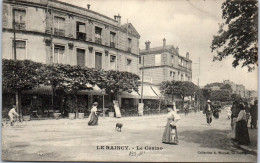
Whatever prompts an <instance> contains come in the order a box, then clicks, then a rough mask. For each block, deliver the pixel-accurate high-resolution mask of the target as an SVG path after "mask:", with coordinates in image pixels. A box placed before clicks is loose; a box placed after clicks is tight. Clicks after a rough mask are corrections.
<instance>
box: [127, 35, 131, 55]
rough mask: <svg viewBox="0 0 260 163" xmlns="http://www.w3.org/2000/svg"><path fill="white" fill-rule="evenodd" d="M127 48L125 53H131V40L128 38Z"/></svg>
mask: <svg viewBox="0 0 260 163" xmlns="http://www.w3.org/2000/svg"><path fill="white" fill-rule="evenodd" d="M127 47H128V49H127V51H128V52H131V48H132V40H131V39H130V38H128V42H127Z"/></svg>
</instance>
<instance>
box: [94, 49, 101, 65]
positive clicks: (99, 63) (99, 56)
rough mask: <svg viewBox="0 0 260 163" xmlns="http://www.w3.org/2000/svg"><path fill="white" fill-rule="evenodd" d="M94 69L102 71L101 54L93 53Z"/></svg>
mask: <svg viewBox="0 0 260 163" xmlns="http://www.w3.org/2000/svg"><path fill="white" fill-rule="evenodd" d="M95 68H96V69H102V53H99V52H96V53H95Z"/></svg>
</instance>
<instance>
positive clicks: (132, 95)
mask: <svg viewBox="0 0 260 163" xmlns="http://www.w3.org/2000/svg"><path fill="white" fill-rule="evenodd" d="M120 96H121V98H140V97H141V96H140V95H139V93H138V92H136V91H132V92H131V93H128V92H121V93H120Z"/></svg>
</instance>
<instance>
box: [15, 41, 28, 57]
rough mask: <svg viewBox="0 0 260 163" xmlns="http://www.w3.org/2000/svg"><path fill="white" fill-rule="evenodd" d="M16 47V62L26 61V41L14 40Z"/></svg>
mask: <svg viewBox="0 0 260 163" xmlns="http://www.w3.org/2000/svg"><path fill="white" fill-rule="evenodd" d="M15 45H16V48H15V49H16V59H17V60H24V59H27V56H26V41H22V40H16V41H15Z"/></svg>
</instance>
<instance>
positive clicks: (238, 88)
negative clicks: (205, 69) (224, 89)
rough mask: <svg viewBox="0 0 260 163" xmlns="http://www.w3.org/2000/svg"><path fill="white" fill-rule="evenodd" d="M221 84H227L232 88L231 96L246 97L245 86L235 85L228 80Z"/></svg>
mask: <svg viewBox="0 0 260 163" xmlns="http://www.w3.org/2000/svg"><path fill="white" fill-rule="evenodd" d="M223 84H229V85H230V86H231V88H232V93H233V94H239V95H241V97H243V98H244V97H246V89H245V86H244V85H242V84H236V83H234V82H232V81H230V80H224V81H223Z"/></svg>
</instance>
